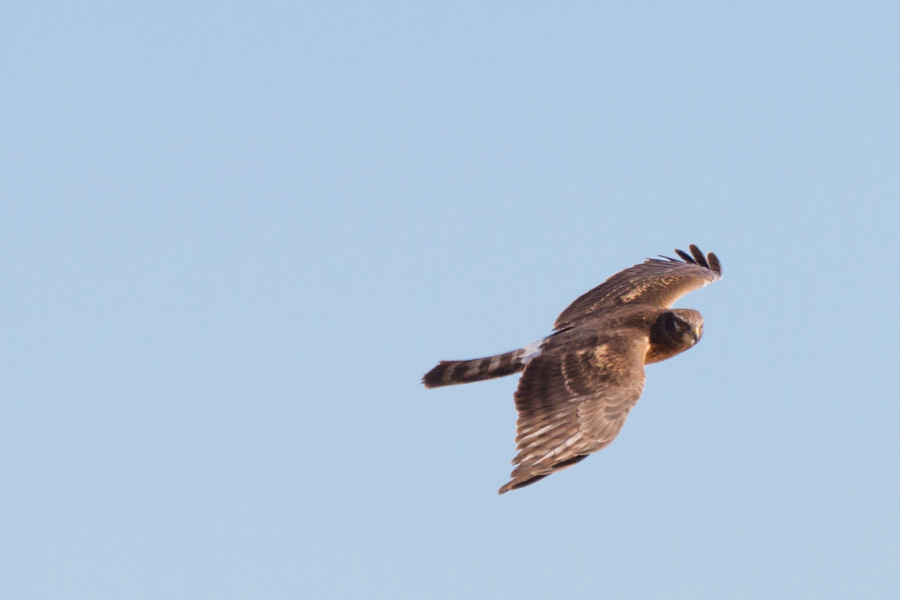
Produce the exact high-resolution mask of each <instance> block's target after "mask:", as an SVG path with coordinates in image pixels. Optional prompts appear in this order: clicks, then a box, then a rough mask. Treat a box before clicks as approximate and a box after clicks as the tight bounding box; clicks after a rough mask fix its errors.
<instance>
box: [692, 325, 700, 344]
mask: <svg viewBox="0 0 900 600" xmlns="http://www.w3.org/2000/svg"><path fill="white" fill-rule="evenodd" d="M691 333H692V334H693V336H694V343H695V344H696V343H697V342H699V341H700V338H701V337H703V325H702V324H700V325H695V326H694V328H693V330H692V331H691Z"/></svg>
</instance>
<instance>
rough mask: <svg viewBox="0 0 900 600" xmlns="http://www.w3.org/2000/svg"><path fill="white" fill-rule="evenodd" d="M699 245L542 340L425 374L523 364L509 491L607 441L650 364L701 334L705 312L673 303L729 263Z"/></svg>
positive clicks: (634, 273) (633, 275)
mask: <svg viewBox="0 0 900 600" xmlns="http://www.w3.org/2000/svg"><path fill="white" fill-rule="evenodd" d="M690 251H691V252H690V254H688V253H687V252H684V251H682V250H675V252H676V253H677V254H678V256H679V257H680V259H681V260H679V259H675V258H669V257H667V256H661V257H660V258H648V259H647V260H645V261H644V262H643V263H641V264H638V265H635V266H633V267H630V268H628V269H625V270H624V271H620V272H619V273H616V274H615V275H613V276H612V277H610V278H609V279H607V280H606V281H604V282H603V283H601V284H600V285H598V286H597V287H595V288H594V289H592V290H591V291H589V292H587V293H585V294H583V295H581V296H580V297H579V298H578V299H576V300H575V301H574V302H572V304H570V305H569V307H568V308H567V309H566V310H564V311H563V312H562V314H560V315H559V317H557V319H556V323H555V324H554V326H553V333H552V334H550V335H549V336H547V337H545V338H544V339H542V340H539V341H537V342H534V343H532V344H528V345H527V346H525V347H524V348H521V349H519V350H514V351H512V352H506V353H505V354H498V355H496V356H489V357H487V358H476V359H474V360H450V361H441V362H440V364H438V365H437V366H436V367H435V368H433V369H432V370H430V371H429V372H428V373H427V374H426V375H425V377H424V378H423V379H422V383H424V384H425V387H427V388H435V387H441V386H446V385H455V384H458V383H471V382H473V381H482V380H485V379H493V378H495V377H503V376H505V375H512V374H513V373H518V372H519V371H522V372H523V373H522V377H521V379H520V380H519V387H518V389H517V390H516V393H515V395H514V398H515V401H516V410H517V411H518V413H519V419H518V421H517V423H516V425H517V427H516V433H517V435H516V446H517V449H518V454H517V455H516V457H515V458H514V459H513V461H512V463H513V465H515V468H514V469H513V472H512V475H511V477H510V481H509V482H508V483H507V484H506V485H504V486H503V487H501V488H500V493H501V494H503V493H506V492H508V491H510V490H515V489H519V488H521V487H525V486H526V485H530V484H532V483H534V482H536V481H538V480H540V479H543V478H544V477H546V476H548V475H550V474H551V473H555V472H556V471H559V470H561V469H565V468H566V467H571V466H572V465H574V464H576V463H578V462H581V461H582V460H584V459H585V458H587V456H588V455H589V454H593V453H594V452H599V451H600V450H602V449H603V448H605V447H607V446H608V445H609V444H610V443H612V441H613V440H614V439H615V437H616V436H617V435H618V434H619V431H620V430H621V429H622V426H623V425H624V424H625V418H626V417H627V416H628V413H629V411H630V410H631V409H632V408H633V407H634V405H635V404H636V403H637V401H638V398H640V397H641V391H642V390H643V388H644V365H649V364H650V363H655V362H659V361H661V360H665V359H667V358H671V357H673V356H675V355H676V354H679V353H681V352H684V351H685V350H688V349H690V348H691V347H693V346H694V344H696V343H697V342H698V341H699V340H700V337H701V336H702V335H703V317H702V316H700V313H699V312H697V311H696V310H691V309H688V308H671V306H672V304H673V303H674V302H675V301H676V300H678V299H679V298H680V297H682V296H684V295H685V294H687V293H689V292H692V291H694V290H696V289H699V288H701V287H703V286H705V285H707V284H709V283H712V282H713V281H716V280H717V279H720V278H721V277H722V265H721V263H719V259H718V258H717V257H716V255H715V254H713V253H709V254H708V255H706V256H704V255H703V253H702V252H700V249H699V248H697V246H694V245H691V246H690Z"/></svg>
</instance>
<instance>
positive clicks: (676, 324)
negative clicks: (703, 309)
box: [650, 308, 703, 350]
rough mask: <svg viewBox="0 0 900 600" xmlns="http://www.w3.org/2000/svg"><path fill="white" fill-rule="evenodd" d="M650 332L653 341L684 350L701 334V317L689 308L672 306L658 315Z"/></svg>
mask: <svg viewBox="0 0 900 600" xmlns="http://www.w3.org/2000/svg"><path fill="white" fill-rule="evenodd" d="M650 334H651V341H652V342H654V343H663V344H665V345H667V346H670V347H673V348H682V349H685V350H686V349H688V348H690V347H691V346H693V345H694V344H696V343H697V342H699V341H700V338H701V337H702V336H703V317H702V316H701V315H700V313H699V312H697V311H696V310H691V309H690V308H674V309H672V310H669V311H666V312H664V313H662V314H661V315H660V316H659V318H658V319H657V321H656V323H655V324H654V325H653V327H652V328H651V330H650ZM653 338H655V339H653Z"/></svg>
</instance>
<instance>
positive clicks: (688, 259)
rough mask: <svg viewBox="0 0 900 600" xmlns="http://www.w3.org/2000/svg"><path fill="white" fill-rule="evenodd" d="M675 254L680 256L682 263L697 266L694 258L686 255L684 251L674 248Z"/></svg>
mask: <svg viewBox="0 0 900 600" xmlns="http://www.w3.org/2000/svg"><path fill="white" fill-rule="evenodd" d="M675 254H677V255H678V256H680V257H681V260H683V261H684V262H687V263H691V264H692V265H695V264H697V261H695V260H694V257H693V256H691V255H690V254H688V253H687V252H685V251H684V250H679V249H678V248H675Z"/></svg>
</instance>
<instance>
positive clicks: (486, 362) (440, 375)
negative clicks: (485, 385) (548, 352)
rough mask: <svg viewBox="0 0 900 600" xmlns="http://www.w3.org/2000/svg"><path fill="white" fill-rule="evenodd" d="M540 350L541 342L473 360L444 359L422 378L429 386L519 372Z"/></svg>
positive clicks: (433, 386) (454, 383)
mask: <svg viewBox="0 0 900 600" xmlns="http://www.w3.org/2000/svg"><path fill="white" fill-rule="evenodd" d="M539 352H540V342H536V343H534V344H529V345H528V346H525V347H524V348H521V349H519V350H513V351H512V352H507V353H505V354H498V355H496V356H488V357H487V358H476V359H473V360H442V361H441V362H440V363H439V364H438V366H436V367H435V368H433V369H432V370H430V371H428V373H426V374H425V377H423V378H422V383H424V384H425V387H427V388H435V387H441V386H444V385H456V384H458V383H471V382H473V381H483V380H485V379H494V378H495V377H504V376H505V375H512V374H513V373H518V372H519V371H521V370H522V369H524V368H525V365H526V364H528V361H529V360H531V359H532V358H533V357H534V356H536V355H537V354H538V353H539Z"/></svg>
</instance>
